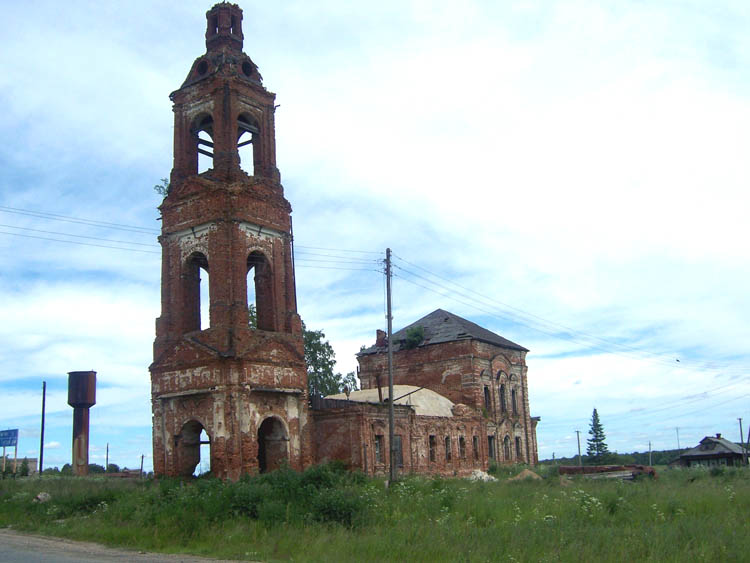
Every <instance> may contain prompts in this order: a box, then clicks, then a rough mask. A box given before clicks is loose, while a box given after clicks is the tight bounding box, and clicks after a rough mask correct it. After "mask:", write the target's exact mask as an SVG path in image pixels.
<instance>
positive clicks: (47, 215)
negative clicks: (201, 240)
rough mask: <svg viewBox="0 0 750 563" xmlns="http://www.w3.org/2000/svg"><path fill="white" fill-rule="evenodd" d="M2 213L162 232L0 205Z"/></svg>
mask: <svg viewBox="0 0 750 563" xmlns="http://www.w3.org/2000/svg"><path fill="white" fill-rule="evenodd" d="M0 211H2V212H4V213H13V214H16V215H27V216H29V217H36V218H38V219H49V220H52V221H63V222H66V223H77V224H81V225H89V226H92V227H106V228H108V229H118V230H121V231H131V232H137V233H144V234H145V233H148V234H159V233H160V232H161V231H159V230H157V229H150V228H148V227H138V226H135V225H124V224H122V223H110V222H107V221H97V220H94V219H82V218H79V217H71V216H68V215H58V214H57V213H46V212H44V211H32V210H30V209H19V208H17V207H6V206H2V205H0Z"/></svg>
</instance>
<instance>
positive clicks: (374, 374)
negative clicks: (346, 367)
mask: <svg viewBox="0 0 750 563" xmlns="http://www.w3.org/2000/svg"><path fill="white" fill-rule="evenodd" d="M416 326H422V328H423V329H424V333H425V339H424V341H423V342H422V343H420V344H419V345H418V346H416V347H414V348H412V349H409V348H407V347H406V346H405V345H404V342H403V341H404V337H405V333H406V331H407V330H409V329H410V328H411V327H416ZM386 345H387V343H386V341H385V340H384V337H383V335H382V334H378V341H376V344H375V345H374V346H372V347H370V348H368V349H366V350H364V351H362V352H360V354H358V357H357V359H358V361H359V366H360V369H359V378H360V382H361V386H362V388H363V389H372V388H375V387H377V385H378V382H379V384H380V385H381V386H383V387H387V385H388V357H387V353H386V351H387V347H386ZM394 347H395V352H394V354H393V366H394V368H393V380H394V383H395V384H397V385H399V384H400V385H415V386H418V387H425V388H427V389H431V390H432V391H435V392H436V393H439V394H441V395H443V396H445V397H447V398H448V399H450V400H451V401H453V402H454V403H458V404H461V405H465V406H466V407H468V408H469V409H472V410H473V411H474V412H475V413H477V414H478V416H481V417H482V419H483V420H484V421H485V426H484V428H485V433H484V435H483V437H482V441H483V442H484V443H485V444H486V454H485V455H486V456H487V457H488V458H489V459H490V460H496V461H497V462H499V463H528V464H532V465H533V464H535V463H537V462H538V454H537V442H536V423H537V422H538V420H539V418H537V417H535V418H534V420H532V417H531V416H530V414H529V392H528V381H527V366H526V353H527V352H528V350H526V348H523V347H522V346H519V345H517V344H515V343H513V342H510V341H508V340H506V339H504V338H502V337H500V336H498V335H496V334H494V333H491V332H490V331H487V330H486V329H483V328H481V327H479V326H478V325H475V324H474V323H471V322H470V321H467V320H466V319H462V318H460V317H458V316H456V315H453V314H452V313H449V312H447V311H443V310H440V309H438V310H437V311H434V312H433V313H430V315H427V316H426V317H424V318H423V319H420V320H419V321H416V322H415V323H413V324H412V325H409V326H408V327H406V328H404V329H402V330H400V331H398V332H397V333H395V334H394Z"/></svg>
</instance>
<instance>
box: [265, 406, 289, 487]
mask: <svg viewBox="0 0 750 563" xmlns="http://www.w3.org/2000/svg"><path fill="white" fill-rule="evenodd" d="M288 459H289V438H288V437H287V435H286V429H285V428H284V424H283V423H282V422H281V420H279V419H278V418H276V417H273V416H272V417H269V418H267V419H265V420H264V421H263V423H262V424H261V425H260V428H258V470H259V471H260V472H261V473H266V472H267V471H273V470H274V469H278V468H279V467H281V466H282V465H283V464H284V463H286V462H287V461H288Z"/></svg>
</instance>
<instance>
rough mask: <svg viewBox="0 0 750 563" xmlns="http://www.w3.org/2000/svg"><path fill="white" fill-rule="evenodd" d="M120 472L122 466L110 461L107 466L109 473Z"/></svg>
mask: <svg viewBox="0 0 750 563" xmlns="http://www.w3.org/2000/svg"><path fill="white" fill-rule="evenodd" d="M119 472H120V466H119V465H117V464H116V463H110V464H109V465H108V466H107V473H119Z"/></svg>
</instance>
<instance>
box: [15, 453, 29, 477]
mask: <svg viewBox="0 0 750 563" xmlns="http://www.w3.org/2000/svg"><path fill="white" fill-rule="evenodd" d="M18 474H19V475H20V476H21V477H28V476H29V460H28V459H26V458H23V461H22V462H21V467H20V469H19V470H18Z"/></svg>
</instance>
